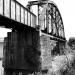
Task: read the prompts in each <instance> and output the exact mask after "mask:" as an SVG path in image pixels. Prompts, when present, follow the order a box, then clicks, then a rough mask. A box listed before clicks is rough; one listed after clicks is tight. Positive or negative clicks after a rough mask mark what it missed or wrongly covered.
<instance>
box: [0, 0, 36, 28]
mask: <svg viewBox="0 0 75 75" xmlns="http://www.w3.org/2000/svg"><path fill="white" fill-rule="evenodd" d="M0 15H3V16H5V17H8V18H10V19H13V20H16V21H17V22H20V23H23V24H25V25H28V26H31V27H34V28H35V25H36V16H35V15H34V14H33V13H32V12H30V11H29V10H28V9H27V8H25V7H24V6H23V5H21V4H20V3H19V2H17V1H16V0H0Z"/></svg>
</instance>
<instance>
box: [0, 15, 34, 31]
mask: <svg viewBox="0 0 75 75" xmlns="http://www.w3.org/2000/svg"><path fill="white" fill-rule="evenodd" d="M0 26H4V27H5V28H9V29H12V30H17V31H24V30H33V29H35V28H33V27H30V26H28V25H25V24H23V23H20V22H17V21H15V20H12V19H9V18H7V17H5V16H2V15H0Z"/></svg>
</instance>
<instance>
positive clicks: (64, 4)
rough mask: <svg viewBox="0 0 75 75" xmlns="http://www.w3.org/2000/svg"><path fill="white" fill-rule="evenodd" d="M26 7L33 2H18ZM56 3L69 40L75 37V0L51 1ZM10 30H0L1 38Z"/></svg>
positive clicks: (20, 0) (22, 0)
mask: <svg viewBox="0 0 75 75" xmlns="http://www.w3.org/2000/svg"><path fill="white" fill-rule="evenodd" d="M17 1H19V2H20V3H21V4H23V5H24V6H26V5H27V2H28V1H31V0H17ZM51 1H54V2H55V4H56V5H57V6H58V8H59V11H60V13H61V16H62V18H63V23H64V28H65V36H66V38H67V39H69V37H75V8H74V7H75V0H51ZM7 31H8V30H3V29H0V37H4V36H6V32H7Z"/></svg>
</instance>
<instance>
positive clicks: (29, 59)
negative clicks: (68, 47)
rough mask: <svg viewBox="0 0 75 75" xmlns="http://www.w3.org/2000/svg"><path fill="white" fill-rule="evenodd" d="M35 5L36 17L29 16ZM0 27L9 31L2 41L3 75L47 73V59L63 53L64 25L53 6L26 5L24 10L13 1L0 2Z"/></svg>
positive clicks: (34, 2) (42, 4)
mask: <svg viewBox="0 0 75 75" xmlns="http://www.w3.org/2000/svg"><path fill="white" fill-rule="evenodd" d="M35 5H36V6H37V9H38V11H37V15H35V13H34V11H35V10H33V12H31V9H32V8H33V7H35ZM37 22H38V23H37ZM0 26H4V27H5V28H10V29H12V32H9V33H7V37H5V39H4V49H3V54H4V58H3V67H4V73H5V75H25V74H27V75H28V74H31V73H33V72H39V71H42V72H44V73H47V71H48V69H49V68H51V57H52V56H53V55H55V54H61V53H63V49H64V47H65V42H66V38H65V33H64V25H63V20H62V17H61V14H60V12H59V10H58V8H57V6H56V4H54V2H51V1H50V2H48V1H30V2H29V3H28V5H27V8H26V7H24V6H23V5H21V4H20V3H19V2H17V1H16V0H0ZM41 59H42V60H41ZM46 61H47V62H46Z"/></svg>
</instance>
